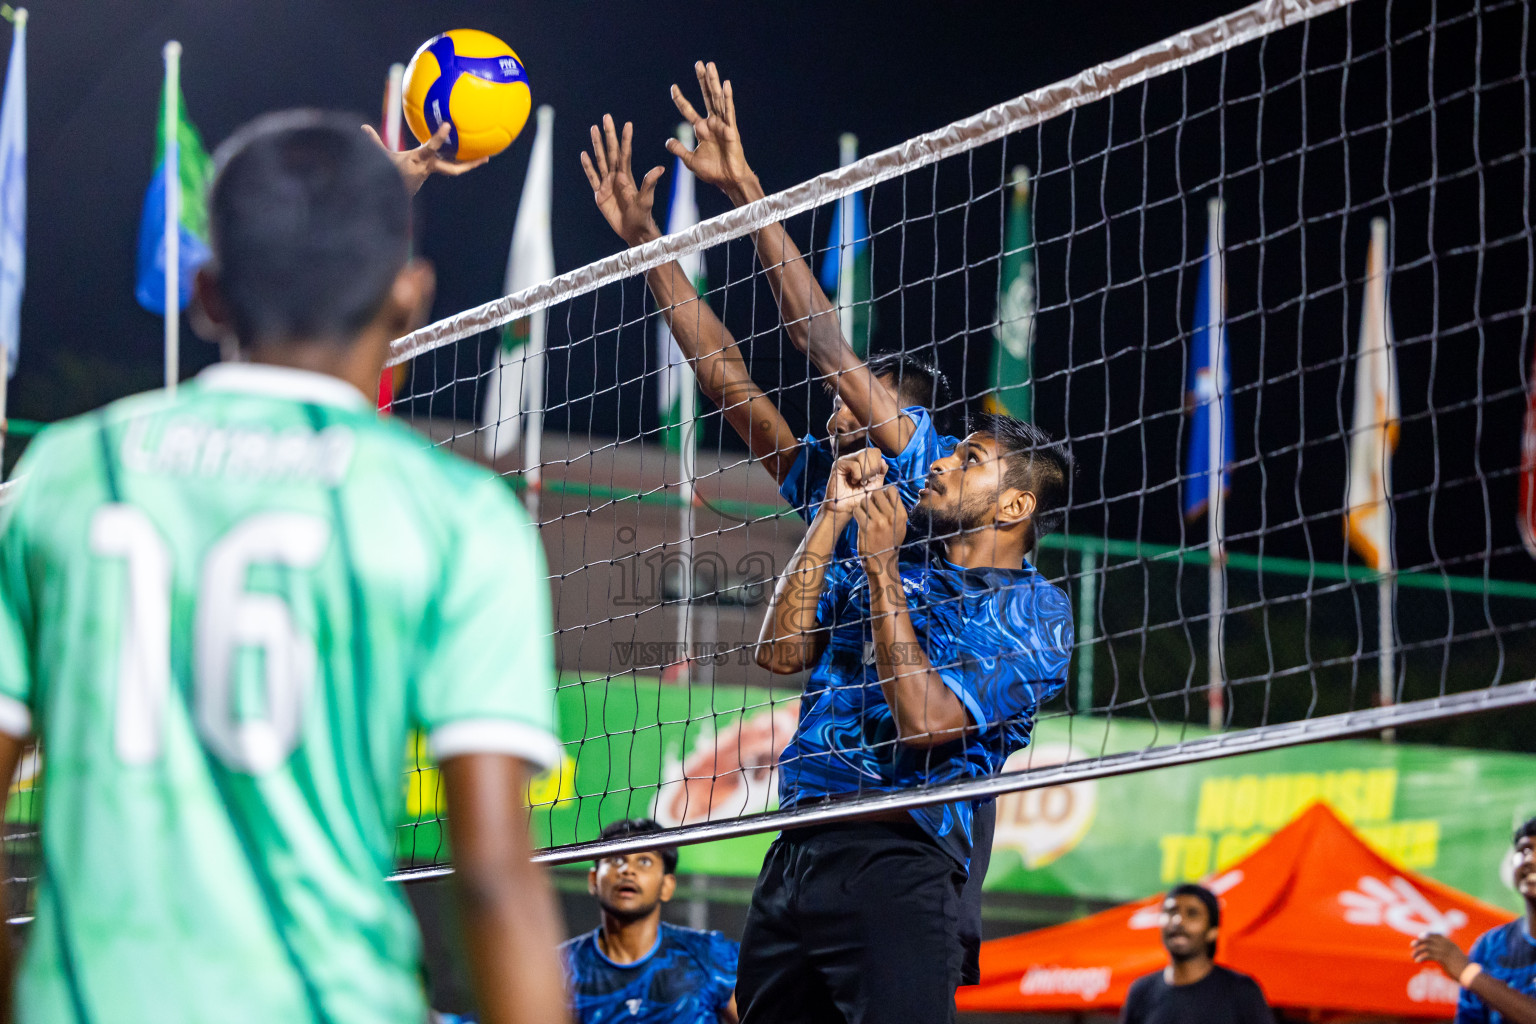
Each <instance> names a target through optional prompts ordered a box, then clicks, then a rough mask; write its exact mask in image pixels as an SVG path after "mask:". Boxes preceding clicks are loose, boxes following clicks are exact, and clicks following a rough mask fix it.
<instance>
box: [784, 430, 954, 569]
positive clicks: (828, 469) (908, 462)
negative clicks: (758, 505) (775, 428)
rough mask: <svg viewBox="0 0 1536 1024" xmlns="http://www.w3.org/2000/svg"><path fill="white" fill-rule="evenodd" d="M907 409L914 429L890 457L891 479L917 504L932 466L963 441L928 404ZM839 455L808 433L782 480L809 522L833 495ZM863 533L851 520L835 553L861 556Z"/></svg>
mask: <svg viewBox="0 0 1536 1024" xmlns="http://www.w3.org/2000/svg"><path fill="white" fill-rule="evenodd" d="M901 411H902V412H903V413H904V414H905V415H906V416H907V417H908V418H909V419H910V420H911V421H912V426H913V428H914V429H913V431H912V436H911V438H909V439H908V441H907V446H906V447H905V448H903V449H902V450H901V453H900V454H899V455H897V456H896V457H895V458H892V457H891V456H889V455H887V456H886V457H885V465H886V473H885V480H886V483H892V484H895V485H896V489H897V490H898V491H900V492H901V500H902V503H903V504H905V505H906V506H907V508H911V507H912V506H913V505H916V504H917V492H918V491H920V490H922V489H923V484H924V483H926V482H927V480H928V467H929V466H931V465H933V463H934V461H935V460H937V459H942V458H944V457H945V456H946V455H949V454H950V453H951V452H953V451H954V450H955V446H956V445H958V444H959V443H960V441H959V440H958V439H957V438H953V437H950V436H949V435H948V434H940V433H939V431H938V428H936V427H935V426H934V425H933V415H932V414H931V413H929V411H928V410H927V409H924V408H923V407H922V406H920V405H909V406H907V407H906V408H905V409H903V410H901ZM834 461H836V460H834V459H833V458H832V444H831V442H830V441H828V440H827V439H826V438H824V437H823V438H818V437H812V436H811V435H810V434H807V435H805V438H804V439H803V440H802V441H801V442H800V452H799V454H798V455H796V456H795V463H794V465H792V466H790V467H789V474H788V475H787V476H785V477H784V482H783V483H781V484H779V494H780V495H781V496H782V497H783V498H784V500H785V501H787V502H789V504H790V505H791V507H793V508H794V510H795V512H796V513H797V514H798V515H799V516H800V518H801V519H804V520H805V521H806V522H810V521H811V520H812V519H815V518H816V510H817V509H819V508H820V507H821V502H822V499H823V498H825V497H826V496H827V478H828V477H830V476H831V475H832V463H833V462H834ZM857 536H858V535H857V533H856V532H855V529H854V526H853V524H852V523H849V524H848V528H847V529H846V530H844V531H843V533H842V536H840V537H838V538H837V546H836V547H835V548H834V549H833V552H832V554H833V557H835V558H838V559H843V558H856V557H858V553H859V551H858V540H857Z"/></svg>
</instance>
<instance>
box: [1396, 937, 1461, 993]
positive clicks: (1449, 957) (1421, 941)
mask: <svg viewBox="0 0 1536 1024" xmlns="http://www.w3.org/2000/svg"><path fill="white" fill-rule="evenodd" d="M1409 951H1410V953H1411V954H1412V955H1413V959H1414V962H1415V963H1421V964H1422V963H1424V962H1426V961H1434V962H1435V963H1437V964H1439V965H1440V969H1441V970H1442V971H1444V972H1445V974H1446V977H1448V978H1450V979H1451V980H1452V981H1460V980H1461V972H1462V971H1464V970H1466V969H1467V964H1468V962H1469V961H1468V960H1467V954H1465V953H1463V952H1462V951H1461V947H1460V946H1458V945H1456V943H1454V942H1452V941H1451V940H1450V939H1448V938H1446V937H1445V936H1444V935H1437V934H1435V933H1434V932H1425V933H1424V934H1423V935H1420V936H1419V937H1418V938H1416V939H1414V940H1413V945H1412V946H1410V947H1409Z"/></svg>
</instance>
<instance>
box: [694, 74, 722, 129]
mask: <svg viewBox="0 0 1536 1024" xmlns="http://www.w3.org/2000/svg"><path fill="white" fill-rule="evenodd" d="M693 73H694V76H695V77H696V78H698V80H699V93H700V94H701V95H703V97H704V114H705V116H706V117H709V116H713V115H714V113H715V112H716V111H717V110H718V109H719V108H718V107H716V106H715V105H714V103H713V102H712V99H711V94H710V91H709V68H707V67H706V66H705V65H704V62H703V61H701V60H696V61H694V62H693Z"/></svg>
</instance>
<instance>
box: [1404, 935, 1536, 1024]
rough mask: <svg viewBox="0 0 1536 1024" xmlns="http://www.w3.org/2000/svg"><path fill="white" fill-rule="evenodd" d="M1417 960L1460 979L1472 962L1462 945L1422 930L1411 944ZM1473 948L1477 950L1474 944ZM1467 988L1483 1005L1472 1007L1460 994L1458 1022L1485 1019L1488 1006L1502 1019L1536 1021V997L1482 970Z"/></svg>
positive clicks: (1527, 1023) (1534, 1023)
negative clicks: (1463, 950) (1422, 932)
mask: <svg viewBox="0 0 1536 1024" xmlns="http://www.w3.org/2000/svg"><path fill="white" fill-rule="evenodd" d="M1411 952H1412V954H1413V959H1414V961H1415V962H1416V963H1424V962H1426V961H1430V960H1432V961H1434V962H1435V963H1437V964H1439V965H1440V969H1441V970H1442V971H1444V972H1445V973H1446V976H1447V977H1449V978H1450V979H1451V980H1452V981H1455V982H1457V983H1460V981H1461V977H1462V974H1463V973H1465V971H1466V969H1467V968H1468V967H1469V966H1470V965H1471V964H1472V963H1473V961H1472V959H1471V958H1470V957H1468V956H1467V954H1465V953H1463V952H1462V951H1461V948H1460V947H1459V946H1457V945H1456V943H1454V942H1452V941H1451V940H1450V939H1449V938H1447V937H1446V936H1444V935H1435V934H1433V933H1430V932H1425V933H1424V934H1423V935H1420V936H1419V937H1418V938H1416V939H1414V940H1413V945H1412V947H1411ZM1473 952H1474V953H1476V952H1477V950H1476V948H1475V947H1474V949H1473ZM1466 992H1468V993H1470V994H1471V995H1473V996H1475V997H1477V999H1480V1000H1482V1002H1483V1004H1484V1005H1483V1006H1481V1007H1475V1008H1474V1007H1473V1006H1471V1005H1470V1004H1471V1003H1472V1001H1471V1000H1468V999H1466V998H1465V997H1463V998H1462V1000H1461V1003H1460V1004H1459V1005H1458V1006H1457V1008H1456V1020H1457V1024H1466V1022H1470V1021H1484V1020H1487V1019H1488V1010H1489V1009H1493V1010H1497V1011H1498V1012H1499V1013H1501V1014H1503V1015H1504V1019H1505V1020H1509V1021H1514V1022H1515V1024H1536V999H1532V998H1531V997H1530V996H1528V995H1526V994H1525V993H1523V992H1519V991H1516V990H1515V989H1512V988H1510V987H1509V986H1508V985H1506V984H1504V983H1503V982H1502V981H1500V980H1499V979H1498V978H1495V977H1494V976H1493V975H1491V974H1488V973H1487V972H1485V971H1478V972H1477V976H1476V977H1474V978H1472V979H1471V984H1469V985H1467V986H1466Z"/></svg>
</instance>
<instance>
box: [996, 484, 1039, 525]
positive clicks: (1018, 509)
mask: <svg viewBox="0 0 1536 1024" xmlns="http://www.w3.org/2000/svg"><path fill="white" fill-rule="evenodd" d="M1034 514H1035V495H1034V492H1032V491H1021V490H1019V489H1018V488H1017V487H1004V488H1003V490H1002V493H1001V494H999V495H998V496H997V522H998V525H1000V526H1011V525H1013V524H1014V523H1022V522H1024V521H1025V520H1026V519H1028V518H1030V517H1031V516H1033V515H1034Z"/></svg>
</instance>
